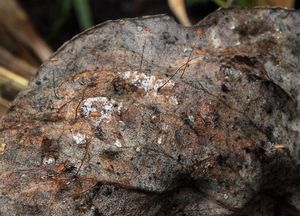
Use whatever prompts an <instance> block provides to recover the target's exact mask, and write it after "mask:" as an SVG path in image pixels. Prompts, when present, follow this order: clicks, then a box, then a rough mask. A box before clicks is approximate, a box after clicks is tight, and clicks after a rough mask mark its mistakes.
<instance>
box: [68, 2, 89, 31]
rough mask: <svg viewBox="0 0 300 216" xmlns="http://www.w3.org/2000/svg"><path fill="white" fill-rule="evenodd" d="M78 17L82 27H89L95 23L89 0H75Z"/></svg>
mask: <svg viewBox="0 0 300 216" xmlns="http://www.w3.org/2000/svg"><path fill="white" fill-rule="evenodd" d="M73 6H74V9H75V11H76V15H77V19H78V22H79V25H80V28H81V29H86V28H89V27H91V26H92V25H93V20H92V15H91V8H90V4H89V0H73Z"/></svg>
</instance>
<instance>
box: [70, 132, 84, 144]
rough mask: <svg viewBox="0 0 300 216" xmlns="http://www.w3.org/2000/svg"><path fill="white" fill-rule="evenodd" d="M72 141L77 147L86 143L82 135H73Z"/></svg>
mask: <svg viewBox="0 0 300 216" xmlns="http://www.w3.org/2000/svg"><path fill="white" fill-rule="evenodd" d="M73 139H74V141H75V143H76V144H77V145H82V144H85V143H86V137H85V135H84V134H80V133H77V134H74V135H73Z"/></svg>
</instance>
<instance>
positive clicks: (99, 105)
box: [82, 97, 123, 123]
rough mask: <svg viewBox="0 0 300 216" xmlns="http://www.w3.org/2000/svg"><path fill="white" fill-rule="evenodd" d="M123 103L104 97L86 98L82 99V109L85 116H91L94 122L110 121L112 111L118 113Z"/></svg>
mask: <svg viewBox="0 0 300 216" xmlns="http://www.w3.org/2000/svg"><path fill="white" fill-rule="evenodd" d="M122 107H123V103H122V102H121V103H118V102H116V101H115V100H113V99H109V98H106V97H93V98H87V99H85V100H84V101H83V105H82V111H83V114H84V116H85V117H90V116H92V117H93V119H94V120H95V122H96V123H100V122H102V121H103V120H106V121H108V122H109V121H110V120H111V118H112V115H113V113H114V112H116V113H117V114H118V115H120V113H121V110H122Z"/></svg>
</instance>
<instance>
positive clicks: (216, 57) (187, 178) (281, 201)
mask: <svg viewBox="0 0 300 216" xmlns="http://www.w3.org/2000/svg"><path fill="white" fill-rule="evenodd" d="M299 34H300V12H299V11H289V10H283V9H249V10H245V9H228V10H219V11H217V12H215V13H213V14H211V15H209V16H208V17H206V18H205V19H204V20H202V21H201V22H199V23H198V24H197V25H195V26H193V27H191V28H184V27H182V26H180V25H178V24H177V23H175V22H174V21H173V20H172V19H170V18H169V17H166V16H152V17H144V18H135V19H124V20H117V21H108V22H106V23H103V24H100V25H98V26H96V27H94V28H92V29H90V30H88V31H85V32H83V33H82V34H80V35H78V36H76V37H75V38H73V39H72V40H70V41H69V42H67V43H66V44H65V45H64V46H63V47H61V48H60V49H59V50H58V51H57V52H56V53H55V54H54V55H53V56H52V57H51V58H50V59H49V60H48V61H46V62H45V63H44V64H43V65H42V66H41V68H40V69H39V73H38V76H37V77H36V78H35V79H34V80H33V81H32V82H31V84H30V86H29V87H28V88H27V89H26V90H25V91H23V92H22V93H21V94H20V95H19V97H18V98H17V99H16V100H15V102H14V104H13V106H12V107H11V109H10V111H9V113H8V114H7V115H6V116H5V117H4V118H3V119H2V122H1V130H0V143H2V144H1V146H2V147H3V146H4V147H5V148H1V149H3V151H2V150H1V152H0V153H1V156H0V163H1V164H0V170H1V175H0V193H1V194H0V206H1V207H0V214H1V215H14V214H16V215H205V216H212V215H220V216H221V215H256V216H259V215H274V212H276V213H277V214H278V215H299V212H300V204H299V197H300V195H299V194H300V190H299V184H298V182H299V161H300V158H299V157H300V155H299V154H300V148H299V145H300V143H299V113H300V110H299V105H298V104H299V92H300V75H299V74H300V73H299V68H300V61H299V56H300V55H299V51H300V47H299V45H300V44H299V41H300V40H299V39H300V38H299ZM191 52H192V53H191ZM180 67H181V70H179V71H178V73H177V74H176V76H174V77H173V78H172V79H169V78H170V77H171V76H172V74H174V73H175V72H176V70H177V69H178V68H180ZM183 73H184V74H183ZM181 74H183V76H182V77H181ZM168 80H169V81H168ZM167 81H168V82H167ZM162 86H163V87H162Z"/></svg>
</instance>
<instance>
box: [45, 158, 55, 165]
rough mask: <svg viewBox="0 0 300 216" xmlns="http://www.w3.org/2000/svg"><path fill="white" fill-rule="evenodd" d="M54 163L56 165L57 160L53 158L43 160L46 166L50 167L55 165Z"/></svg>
mask: <svg viewBox="0 0 300 216" xmlns="http://www.w3.org/2000/svg"><path fill="white" fill-rule="evenodd" d="M54 163H55V159H54V158H53V157H44V158H43V164H44V165H50V164H54Z"/></svg>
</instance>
